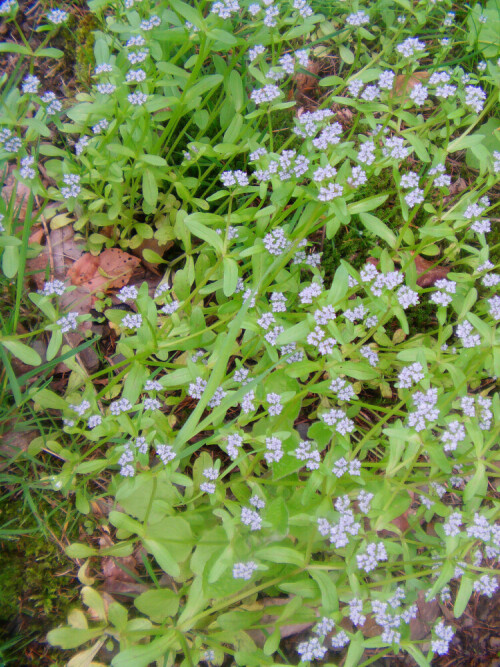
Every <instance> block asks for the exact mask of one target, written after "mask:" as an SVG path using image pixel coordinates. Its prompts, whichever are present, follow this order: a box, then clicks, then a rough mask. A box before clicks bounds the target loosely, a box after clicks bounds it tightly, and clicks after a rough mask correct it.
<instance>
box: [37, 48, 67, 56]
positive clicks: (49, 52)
mask: <svg viewBox="0 0 500 667" xmlns="http://www.w3.org/2000/svg"><path fill="white" fill-rule="evenodd" d="M63 55H64V51H61V49H55V48H53V47H51V46H49V47H47V48H45V49H39V50H38V51H35V56H36V57H37V58H62V57H63Z"/></svg>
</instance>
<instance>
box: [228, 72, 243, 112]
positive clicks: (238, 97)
mask: <svg viewBox="0 0 500 667" xmlns="http://www.w3.org/2000/svg"><path fill="white" fill-rule="evenodd" d="M229 94H230V95H231V98H232V100H233V104H234V108H235V109H236V111H237V113H239V112H240V111H242V110H243V107H244V99H245V94H244V90H243V82H242V80H241V76H240V74H239V73H238V72H237V71H236V70H235V69H233V70H231V74H230V75H229Z"/></svg>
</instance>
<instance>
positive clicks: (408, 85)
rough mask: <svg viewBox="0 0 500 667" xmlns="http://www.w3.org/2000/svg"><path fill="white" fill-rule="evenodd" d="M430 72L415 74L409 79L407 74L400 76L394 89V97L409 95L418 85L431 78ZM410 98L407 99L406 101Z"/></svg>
mask: <svg viewBox="0 0 500 667" xmlns="http://www.w3.org/2000/svg"><path fill="white" fill-rule="evenodd" d="M429 76H430V74H429V72H413V74H411V75H410V76H409V77H408V76H407V75H406V74H399V75H398V76H397V77H396V78H395V80H394V85H393V87H392V97H399V96H400V95H405V94H406V93H409V92H410V91H411V90H412V89H413V88H415V86H416V85H417V83H422V82H423V81H426V80H427V79H428V78H429ZM406 99H408V98H405V100H406Z"/></svg>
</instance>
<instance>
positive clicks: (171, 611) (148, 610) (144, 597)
mask: <svg viewBox="0 0 500 667" xmlns="http://www.w3.org/2000/svg"><path fill="white" fill-rule="evenodd" d="M134 605H135V606H136V607H137V609H138V610H139V611H140V612H142V613H143V614H145V615H146V616H148V617H149V618H150V619H151V620H152V621H153V622H154V623H163V622H164V621H166V619H167V618H168V617H169V616H174V615H175V614H176V613H177V609H178V608H179V597H178V596H177V594H176V593H175V592H174V591H172V590H170V589H169V588H161V589H159V590H153V591H146V592H145V593H141V595H139V597H138V598H136V599H135V600H134Z"/></svg>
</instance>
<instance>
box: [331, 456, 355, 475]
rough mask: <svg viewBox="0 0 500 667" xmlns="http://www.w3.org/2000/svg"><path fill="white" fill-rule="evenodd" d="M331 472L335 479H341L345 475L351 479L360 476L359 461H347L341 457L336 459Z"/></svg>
mask: <svg viewBox="0 0 500 667" xmlns="http://www.w3.org/2000/svg"><path fill="white" fill-rule="evenodd" d="M332 472H333V474H334V475H335V477H338V478H340V477H343V475H345V474H346V473H347V474H349V475H352V476H353V477H355V476H359V475H361V461H360V460H359V459H352V461H347V460H346V459H345V458H344V457H343V456H342V457H341V458H340V459H337V461H335V463H334V464H333V468H332Z"/></svg>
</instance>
